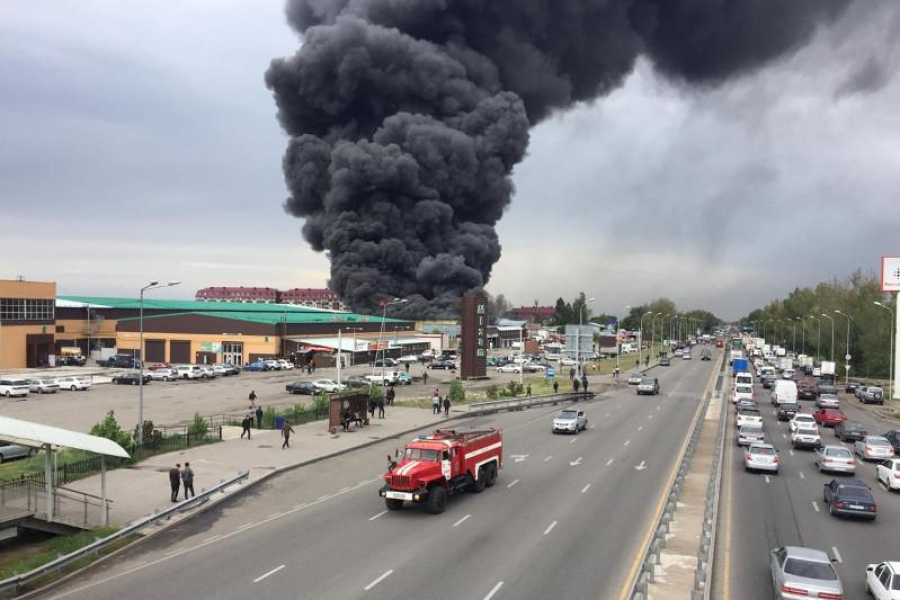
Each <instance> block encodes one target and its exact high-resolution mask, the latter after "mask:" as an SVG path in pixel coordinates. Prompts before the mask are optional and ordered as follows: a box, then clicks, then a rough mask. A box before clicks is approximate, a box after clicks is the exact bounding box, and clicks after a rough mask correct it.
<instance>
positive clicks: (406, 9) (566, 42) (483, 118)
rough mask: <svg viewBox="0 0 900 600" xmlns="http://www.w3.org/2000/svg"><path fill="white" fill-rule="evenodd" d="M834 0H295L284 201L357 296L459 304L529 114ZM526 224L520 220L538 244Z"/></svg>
mask: <svg viewBox="0 0 900 600" xmlns="http://www.w3.org/2000/svg"><path fill="white" fill-rule="evenodd" d="M847 4H848V2H846V1H844V0H792V1H791V2H787V3H780V2H771V1H770V0H489V1H488V0H291V1H289V2H288V5H287V18H288V22H289V23H290V25H291V26H292V27H293V28H294V29H296V31H298V32H299V33H300V34H301V35H302V45H301V47H300V49H299V50H298V51H297V53H296V54H295V55H294V56H292V57H290V58H286V59H275V60H273V61H272V64H271V66H270V68H269V69H268V71H267V73H266V84H267V86H268V87H269V88H270V89H271V90H272V91H273V93H274V96H275V101H276V104H277V107H278V118H279V121H280V123H281V125H282V127H283V128H284V130H285V131H286V132H287V134H288V136H289V142H288V147H287V151H286V152H285V156H284V161H283V168H284V174H285V179H286V182H287V186H288V189H289V191H290V196H289V197H288V199H287V201H286V203H285V208H286V210H287V212H289V213H290V214H292V215H294V216H297V217H301V218H303V219H304V220H305V223H304V225H303V235H304V237H305V239H306V240H307V241H308V242H309V243H310V244H311V246H312V247H313V248H314V249H315V250H317V251H327V252H328V255H329V258H330V260H331V281H330V285H331V287H332V288H333V289H335V290H336V291H337V292H338V293H339V294H340V295H341V296H342V298H343V299H344V301H345V302H347V303H348V304H349V305H350V306H351V307H352V308H354V309H356V310H369V311H371V310H373V309H375V308H376V307H377V306H378V303H379V302H380V301H383V300H385V299H389V298H393V297H403V298H406V299H408V300H409V302H408V303H406V304H403V305H400V306H399V307H398V313H396V314H401V315H405V316H410V317H420V318H433V317H441V316H447V315H452V314H455V313H456V312H457V310H458V302H459V297H460V296H461V295H462V294H463V293H465V292H466V291H468V290H470V289H475V288H480V287H482V286H484V285H485V284H486V283H487V282H488V280H489V278H490V275H491V269H492V267H493V265H494V264H495V263H496V262H497V260H498V259H499V258H500V253H501V246H500V241H499V239H498V236H497V233H496V231H495V225H496V224H497V222H498V221H499V219H500V218H501V217H502V215H503V211H504V209H505V208H506V207H507V206H508V205H509V203H510V200H511V198H512V194H513V191H514V190H513V184H512V180H511V174H512V170H513V168H514V167H515V165H516V164H517V163H518V162H520V161H521V160H522V159H523V157H524V156H525V152H526V149H527V146H528V139H529V128H530V127H532V126H533V125H535V124H537V123H539V122H540V121H541V120H543V119H545V118H547V117H548V116H549V115H551V114H552V113H553V112H554V111H557V110H561V109H565V108H567V107H570V106H572V105H573V104H575V103H578V102H583V101H590V100H592V99H596V98H599V97H602V96H603V95H605V94H607V93H609V92H610V91H611V90H613V89H615V88H617V87H618V86H620V85H621V84H622V82H623V81H624V79H625V77H626V76H627V75H628V74H629V73H630V72H631V71H632V69H633V68H634V65H635V62H636V60H637V59H638V57H640V56H645V57H647V58H648V59H649V60H650V61H651V62H652V64H653V65H654V66H655V67H656V69H658V70H659V71H660V72H661V73H663V74H665V75H666V76H668V77H669V78H671V79H673V80H676V81H679V82H683V83H684V84H686V85H694V86H703V85H718V84H721V83H722V82H724V81H727V80H728V79H729V78H732V77H736V76H740V75H741V74H743V73H746V72H750V71H753V70H756V69H759V68H761V67H763V66H764V65H766V64H767V63H769V62H771V61H773V60H775V59H777V58H779V57H781V56H785V55H787V54H789V53H791V52H792V51H794V50H796V49H797V48H799V47H800V46H802V45H803V44H805V43H806V42H807V41H809V40H810V38H811V37H812V36H813V34H814V33H815V31H816V29H817V27H818V26H819V25H821V24H823V23H827V22H828V21H830V20H832V19H834V18H835V17H837V16H838V14H839V13H840V12H841V11H842V10H843V9H844V8H845V7H846V6H847ZM854 87H860V85H855V86H854ZM560 159H561V160H565V158H564V157H560ZM623 201H625V202H627V201H628V200H627V199H623ZM537 231H539V227H536V232H534V233H532V232H523V235H532V236H534V245H535V252H539V251H540V245H541V243H542V240H541V238H540V234H539V233H537ZM586 251H587V250H586ZM522 276H523V277H529V276H534V274H529V273H523V274H522Z"/></svg>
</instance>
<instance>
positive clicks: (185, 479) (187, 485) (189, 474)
mask: <svg viewBox="0 0 900 600" xmlns="http://www.w3.org/2000/svg"><path fill="white" fill-rule="evenodd" d="M181 483H183V484H184V499H185V500H187V499H188V492H190V494H191V496H193V495H194V470H193V469H192V468H191V463H189V462H186V463H184V468H183V469H182V470H181Z"/></svg>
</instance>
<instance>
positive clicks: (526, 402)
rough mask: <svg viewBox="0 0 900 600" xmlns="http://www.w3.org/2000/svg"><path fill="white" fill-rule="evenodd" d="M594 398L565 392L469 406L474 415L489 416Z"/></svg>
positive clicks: (583, 393) (586, 394)
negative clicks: (496, 413)
mask: <svg viewBox="0 0 900 600" xmlns="http://www.w3.org/2000/svg"><path fill="white" fill-rule="evenodd" d="M594 396H595V394H594V392H587V393H585V392H565V393H563V394H548V395H546V396H525V397H524V398H504V399H502V400H489V401H487V402H473V403H472V404H469V412H470V413H473V414H487V413H495V412H501V411H505V410H522V409H525V408H529V407H531V406H543V405H544V404H558V403H560V402H578V401H583V400H591V399H593V398H594Z"/></svg>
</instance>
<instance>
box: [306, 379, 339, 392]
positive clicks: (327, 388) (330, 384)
mask: <svg viewBox="0 0 900 600" xmlns="http://www.w3.org/2000/svg"><path fill="white" fill-rule="evenodd" d="M312 383H313V385H314V386H316V387H317V388H319V390H320V391H323V392H329V393H333V392H342V391H344V390H346V389H347V386H346V385H344V384H343V383H340V384H339V383H338V382H337V381H335V380H334V379H317V380H316V381H313V382H312Z"/></svg>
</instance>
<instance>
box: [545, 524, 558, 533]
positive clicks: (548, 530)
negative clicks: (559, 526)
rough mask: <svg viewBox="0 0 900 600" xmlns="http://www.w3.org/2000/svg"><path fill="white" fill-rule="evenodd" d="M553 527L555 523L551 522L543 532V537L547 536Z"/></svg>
mask: <svg viewBox="0 0 900 600" xmlns="http://www.w3.org/2000/svg"><path fill="white" fill-rule="evenodd" d="M554 527H556V521H553V522H552V523H550V526H549V527H547V529H545V530H544V535H547V534H548V533H550V532H551V531H553V528H554Z"/></svg>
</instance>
